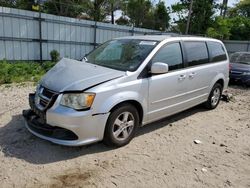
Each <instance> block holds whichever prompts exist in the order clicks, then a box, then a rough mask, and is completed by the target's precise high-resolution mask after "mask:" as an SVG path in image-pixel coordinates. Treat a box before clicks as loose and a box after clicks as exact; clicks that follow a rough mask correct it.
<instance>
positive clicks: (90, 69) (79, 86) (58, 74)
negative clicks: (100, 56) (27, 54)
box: [40, 58, 125, 92]
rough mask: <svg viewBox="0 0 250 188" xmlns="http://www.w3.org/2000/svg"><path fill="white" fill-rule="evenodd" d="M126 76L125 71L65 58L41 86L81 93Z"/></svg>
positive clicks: (50, 71)
mask: <svg viewBox="0 0 250 188" xmlns="http://www.w3.org/2000/svg"><path fill="white" fill-rule="evenodd" d="M124 75H125V72H123V71H118V70H114V69H109V68H105V67H102V66H98V65H94V64H90V63H86V62H83V61H76V60H72V59H67V58H63V59H62V60H60V61H59V62H58V63H57V64H56V65H55V66H54V67H53V68H52V69H50V70H49V71H48V72H47V73H46V74H45V75H44V77H43V78H42V80H41V82H40V84H41V85H43V86H44V87H46V88H48V89H50V90H53V91H56V92H63V91H81V90H84V89H86V88H89V87H91V86H94V85H97V84H99V83H102V82H106V81H108V80H112V79H115V78H118V77H121V76H124Z"/></svg>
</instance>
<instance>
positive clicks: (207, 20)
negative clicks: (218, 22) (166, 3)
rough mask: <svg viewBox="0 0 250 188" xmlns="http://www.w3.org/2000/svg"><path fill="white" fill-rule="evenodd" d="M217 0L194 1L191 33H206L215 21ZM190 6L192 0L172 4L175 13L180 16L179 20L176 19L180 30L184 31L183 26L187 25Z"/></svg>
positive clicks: (182, 0)
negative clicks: (213, 18) (213, 17)
mask: <svg viewBox="0 0 250 188" xmlns="http://www.w3.org/2000/svg"><path fill="white" fill-rule="evenodd" d="M215 5H216V3H215V0H203V1H198V0H195V1H194V2H193V9H192V15H191V22H190V23H191V24H190V29H189V31H190V32H189V33H191V34H205V33H206V31H207V28H208V27H210V26H211V25H212V23H213V20H212V16H213V14H214V7H215ZM189 6H190V0H181V1H180V2H179V3H177V4H175V5H173V6H172V10H173V12H174V13H177V15H178V16H179V19H178V20H175V24H177V25H178V26H180V27H179V30H180V31H181V32H182V33H184V31H185V30H183V28H186V27H183V26H186V23H187V17H186V16H184V15H187V13H188V9H189Z"/></svg>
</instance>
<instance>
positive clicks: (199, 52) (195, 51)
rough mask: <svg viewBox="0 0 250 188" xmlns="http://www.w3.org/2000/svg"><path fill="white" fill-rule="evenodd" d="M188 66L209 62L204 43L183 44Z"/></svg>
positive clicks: (188, 42) (187, 42)
mask: <svg viewBox="0 0 250 188" xmlns="http://www.w3.org/2000/svg"><path fill="white" fill-rule="evenodd" d="M184 45H185V51H186V56H187V61H188V66H189V67H190V66H196V65H202V64H205V63H208V62H209V59H208V51H207V45H206V42H200V41H192V42H191V41H186V42H184Z"/></svg>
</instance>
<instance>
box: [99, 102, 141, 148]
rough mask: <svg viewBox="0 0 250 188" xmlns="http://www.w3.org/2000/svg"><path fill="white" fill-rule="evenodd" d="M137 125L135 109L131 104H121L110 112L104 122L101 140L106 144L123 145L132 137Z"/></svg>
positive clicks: (137, 116) (137, 117)
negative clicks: (104, 126) (105, 122)
mask: <svg viewBox="0 0 250 188" xmlns="http://www.w3.org/2000/svg"><path fill="white" fill-rule="evenodd" d="M138 126H139V115H138V111H137V109H136V108H135V107H134V106H133V105H131V104H123V105H121V106H119V107H117V108H116V109H115V110H114V111H113V112H111V114H110V116H109V118H108V121H107V124H106V128H105V132H104V139H103V142H104V144H106V145H108V146H116V147H120V146H124V145H126V144H128V143H129V142H130V141H131V140H132V139H133V137H134V134H135V131H136V129H137V127H138Z"/></svg>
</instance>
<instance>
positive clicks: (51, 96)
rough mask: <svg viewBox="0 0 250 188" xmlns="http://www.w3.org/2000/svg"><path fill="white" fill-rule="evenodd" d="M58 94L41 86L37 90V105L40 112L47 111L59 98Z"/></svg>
mask: <svg viewBox="0 0 250 188" xmlns="http://www.w3.org/2000/svg"><path fill="white" fill-rule="evenodd" d="M57 95H58V93H56V92H54V91H52V90H49V89H47V88H45V87H43V86H39V87H38V88H37V90H36V95H35V104H36V106H37V108H39V109H40V110H46V109H48V108H49V107H51V106H52V105H53V104H54V102H55V100H56V97H57Z"/></svg>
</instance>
